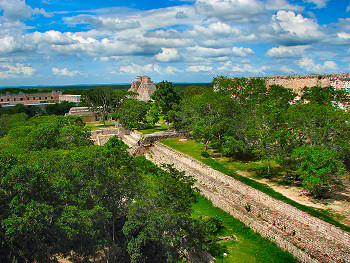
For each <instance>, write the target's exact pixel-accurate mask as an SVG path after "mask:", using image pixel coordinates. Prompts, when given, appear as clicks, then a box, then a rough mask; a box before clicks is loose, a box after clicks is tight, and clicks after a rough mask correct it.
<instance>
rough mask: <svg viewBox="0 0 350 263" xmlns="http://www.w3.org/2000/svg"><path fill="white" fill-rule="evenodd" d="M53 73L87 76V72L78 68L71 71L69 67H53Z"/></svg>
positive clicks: (68, 75)
mask: <svg viewBox="0 0 350 263" xmlns="http://www.w3.org/2000/svg"><path fill="white" fill-rule="evenodd" d="M52 73H53V74H54V75H58V76H67V77H74V76H78V75H80V76H86V74H84V73H82V72H80V71H78V70H73V71H69V70H68V69H67V68H62V69H59V68H52Z"/></svg>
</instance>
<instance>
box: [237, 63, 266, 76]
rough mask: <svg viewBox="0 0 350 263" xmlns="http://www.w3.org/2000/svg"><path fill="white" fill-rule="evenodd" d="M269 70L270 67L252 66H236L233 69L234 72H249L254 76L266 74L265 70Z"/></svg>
mask: <svg viewBox="0 0 350 263" xmlns="http://www.w3.org/2000/svg"><path fill="white" fill-rule="evenodd" d="M267 69H269V67H268V66H261V67H254V66H252V65H251V64H244V65H235V66H233V67H232V68H231V71H234V72H247V73H252V74H265V72H264V71H265V70H267Z"/></svg>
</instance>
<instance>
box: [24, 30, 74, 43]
mask: <svg viewBox="0 0 350 263" xmlns="http://www.w3.org/2000/svg"><path fill="white" fill-rule="evenodd" d="M28 37H29V38H30V39H31V41H32V43H35V44H44V43H46V44H52V45H69V44H73V43H75V42H76V41H75V40H73V39H72V38H71V37H70V36H69V35H67V34H66V33H61V32H58V31H55V30H50V31H46V32H44V33H40V32H34V33H32V34H30V35H28Z"/></svg>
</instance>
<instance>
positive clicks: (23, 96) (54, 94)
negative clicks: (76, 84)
mask: <svg viewBox="0 0 350 263" xmlns="http://www.w3.org/2000/svg"><path fill="white" fill-rule="evenodd" d="M60 95H62V93H61V91H51V92H40V93H32V94H30V93H23V92H19V93H17V94H14V93H9V92H7V93H6V94H0V105H1V106H3V107H6V106H14V105H16V104H18V103H21V104H23V105H42V104H47V103H55V102H58V101H59V96H60Z"/></svg>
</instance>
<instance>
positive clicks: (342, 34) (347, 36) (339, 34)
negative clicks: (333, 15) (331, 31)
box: [337, 32, 350, 39]
mask: <svg viewBox="0 0 350 263" xmlns="http://www.w3.org/2000/svg"><path fill="white" fill-rule="evenodd" d="M337 35H338V37H339V38H341V39H349V38H350V34H349V33H346V32H340V33H338V34H337Z"/></svg>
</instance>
